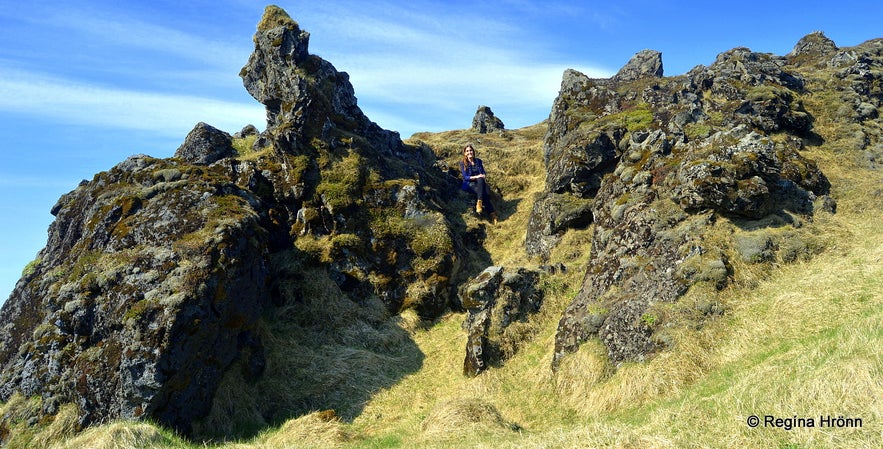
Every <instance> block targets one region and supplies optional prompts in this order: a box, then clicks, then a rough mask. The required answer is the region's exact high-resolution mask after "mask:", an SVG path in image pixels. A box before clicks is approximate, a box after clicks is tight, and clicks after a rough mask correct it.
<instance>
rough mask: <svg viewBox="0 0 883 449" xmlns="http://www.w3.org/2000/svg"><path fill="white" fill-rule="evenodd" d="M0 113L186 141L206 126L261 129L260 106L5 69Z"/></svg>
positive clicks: (0, 87)
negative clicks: (195, 127)
mask: <svg viewBox="0 0 883 449" xmlns="http://www.w3.org/2000/svg"><path fill="white" fill-rule="evenodd" d="M0 110H4V111H9V112H14V113H19V114H29V115H35V116H40V117H43V118H46V117H51V118H53V119H56V120H60V121H64V122H67V123H78V124H85V125H92V126H98V127H111V128H124V129H133V130H144V131H151V132H155V133H157V134H159V135H164V136H181V135H183V134H182V133H186V132H187V131H189V129H190V128H192V127H193V125H195V124H196V123H198V122H200V121H204V122H207V123H211V124H212V125H213V126H216V127H218V128H221V129H226V130H230V131H237V130H239V129H240V128H241V127H242V126H244V125H246V124H249V123H251V124H255V125H256V126H258V127H261V126H262V125H263V124H264V120H265V115H264V109H263V107H262V106H261V105H259V104H257V103H255V104H254V105H247V104H240V103H233V102H229V101H223V100H217V99H212V98H204V97H197V96H187V95H170V94H162V93H153V92H143V91H136V90H127V89H121V88H115V87H105V86H98V85H91V84H85V83H81V82H77V81H71V80H66V79H62V78H57V77H53V76H49V75H44V74H40V73H33V72H26V71H13V70H3V69H0Z"/></svg>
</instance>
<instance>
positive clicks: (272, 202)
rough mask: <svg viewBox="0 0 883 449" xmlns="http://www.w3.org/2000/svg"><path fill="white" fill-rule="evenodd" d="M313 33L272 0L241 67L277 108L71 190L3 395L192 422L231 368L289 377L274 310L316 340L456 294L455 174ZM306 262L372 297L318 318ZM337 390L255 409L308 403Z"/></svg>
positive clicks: (8, 329)
mask: <svg viewBox="0 0 883 449" xmlns="http://www.w3.org/2000/svg"><path fill="white" fill-rule="evenodd" d="M308 41H309V34H308V33H306V32H305V31H302V30H300V28H299V26H298V25H297V23H296V22H295V21H294V20H292V19H291V18H290V17H289V16H288V15H287V14H286V13H285V12H284V11H282V10H281V9H279V8H277V7H274V6H271V7H268V8H267V9H266V11H265V13H264V16H263V18H262V20H261V22H260V24H259V25H258V30H257V32H256V34H255V38H254V42H255V50H254V53H253V54H252V55H251V57H250V58H249V61H248V64H247V65H246V66H245V67H244V68H243V69H242V72H241V75H242V78H243V83H244V85H245V87H246V89H247V90H248V91H249V92H250V93H251V94H252V95H253V96H254V97H255V98H256V99H257V100H258V101H260V102H261V103H263V104H264V105H265V106H266V108H267V118H268V123H267V125H268V126H267V129H266V130H265V131H263V132H261V133H260V134H259V135H255V132H256V131H257V130H256V129H252V128H253V127H251V128H249V127H246V128H244V129H243V130H242V131H240V132H239V133H237V135H236V136H235V137H233V136H230V135H229V134H228V133H226V132H224V131H221V130H218V129H215V128H213V127H211V126H209V125H207V124H204V123H200V124H198V125H197V126H196V128H194V130H193V131H192V132H191V133H190V134H189V135H188V136H187V138H186V139H185V141H184V143H183V144H182V145H181V147H180V148H178V151H177V152H176V153H175V157H174V158H170V159H156V158H151V157H149V156H143V155H141V156H134V157H131V158H129V159H127V160H126V161H124V162H122V163H120V164H119V165H117V166H116V167H114V168H113V169H111V170H109V171H107V172H102V173H99V174H97V175H96V176H95V177H94V178H93V179H92V180H91V181H84V182H83V183H81V185H80V186H79V187H77V188H76V189H75V190H74V191H72V192H70V193H68V194H66V195H64V196H63V197H62V198H61V199H60V200H59V201H58V204H57V205H56V206H55V207H54V208H53V209H52V213H53V214H54V215H55V216H56V220H55V222H54V223H53V224H52V226H51V228H50V231H49V239H48V241H47V245H46V247H45V248H44V249H43V250H42V251H41V252H40V255H39V259H38V263H36V264H35V267H34V269H33V270H29V272H28V274H27V275H26V276H24V277H23V278H22V279H21V280H20V281H19V282H18V284H17V285H16V288H15V290H14V291H13V293H12V295H11V297H10V298H9V300H7V301H6V303H5V304H4V307H3V308H2V310H0V317H2V323H3V324H2V328H0V399H2V400H4V401H5V400H8V399H9V398H10V396H11V395H13V394H15V393H20V394H23V395H25V396H29V397H31V396H38V397H40V398H41V402H42V408H41V411H40V414H41V416H38V417H35V421H38V420H39V418H41V417H45V416H51V415H52V414H53V413H55V412H56V411H57V410H58V407H59V406H60V404H64V403H74V404H76V406H77V409H78V410H79V414H80V424H81V425H89V424H92V423H101V422H106V421H109V420H113V419H150V420H153V421H155V422H158V423H160V424H163V425H166V426H169V427H171V428H174V429H176V430H177V431H179V432H181V433H183V434H185V435H187V434H192V432H194V427H193V425H194V422H196V421H199V420H200V419H202V418H204V417H205V416H206V415H207V414H208V413H209V412H210V410H212V409H213V407H214V405H213V404H214V401H215V398H216V395H217V391H218V389H219V388H222V385H223V379H225V378H230V377H231V376H232V377H234V378H238V377H242V379H243V382H248V383H249V384H252V383H254V382H257V381H258V380H260V379H262V378H263V376H267V375H269V374H273V375H278V376H282V375H283V374H282V373H276V372H275V371H273V370H279V369H282V368H280V364H279V363H276V364H275V365H273V364H269V363H267V360H268V358H269V357H270V356H269V355H268V353H270V354H272V353H274V351H275V353H278V352H279V351H281V350H283V349H284V348H280V347H279V345H278V344H268V340H267V338H268V335H267V332H268V331H267V329H268V328H270V325H269V324H268V323H267V322H266V320H267V319H268V318H267V317H272V319H273V320H274V321H273V322H274V323H275V322H278V321H279V320H282V321H283V322H284V321H285V320H289V322H286V326H288V327H295V328H300V327H302V328H304V329H305V330H303V331H300V332H299V333H295V335H299V336H300V338H302V339H303V341H289V342H287V343H286V344H287V345H293V344H296V345H300V346H301V347H303V348H304V349H303V351H309V350H310V349H309V348H311V347H312V346H317V345H320V346H322V347H323V348H329V347H332V346H329V345H332V344H333V343H334V342H333V338H332V340H321V339H320V338H319V337H310V335H312V334H317V333H318V334H321V335H323V336H324V335H325V334H324V333H322V332H327V333H329V334H330V335H338V334H339V335H345V336H346V335H349V334H350V333H352V331H346V330H340V332H335V329H337V327H341V328H345V329H353V328H357V329H366V330H370V331H371V332H374V333H378V334H379V333H381V332H387V333H389V332H391V331H387V330H384V329H386V324H384V323H385V320H384V318H383V317H384V316H385V315H391V314H396V313H398V312H399V311H401V310H404V309H415V310H416V311H417V313H418V314H419V315H420V316H421V317H423V318H427V319H431V318H434V317H436V316H438V315H439V314H440V313H441V312H442V311H444V310H445V309H446V308H447V307H448V305H449V301H450V300H451V299H452V298H455V292H454V291H453V289H452V288H451V285H453V282H455V281H456V280H457V278H458V276H460V274H459V273H458V268H457V263H456V259H457V256H456V254H457V251H459V243H458V240H457V239H456V238H455V237H454V235H453V232H452V230H451V229H452V226H453V224H452V223H451V222H450V221H449V219H448V218H446V216H445V215H444V214H443V213H442V210H443V206H442V205H443V204H446V201H448V200H449V199H450V198H449V197H447V196H446V195H456V191H455V190H454V189H451V188H450V183H451V182H452V180H451V179H449V178H448V177H446V176H445V175H444V174H443V173H441V172H440V171H439V170H438V169H437V168H435V167H434V166H433V163H434V162H435V158H434V156H433V155H432V154H431V153H429V151H428V150H427V149H426V148H422V147H410V146H406V145H404V144H403V143H402V141H401V140H400V139H399V137H398V134H397V133H395V132H391V131H386V130H383V129H381V128H380V127H378V126H377V125H376V124H374V123H373V122H371V121H370V120H368V118H367V117H365V115H364V114H363V113H362V111H361V110H360V109H359V107H358V105H357V102H356V98H355V96H354V95H353V87H352V85H351V84H350V83H349V79H348V76H347V75H346V74H345V73H342V72H338V71H337V70H335V69H334V67H333V66H332V65H331V64H330V63H328V62H327V61H324V60H322V59H321V58H319V57H317V56H314V55H311V54H309V51H308ZM252 140H253V141H254V145H253V146H251V147H249V146H248V145H245V143H247V142H251V141H252ZM234 146H235V147H236V148H237V149H235V150H234ZM306 277H310V279H312V282H313V283H318V284H320V285H323V286H324V291H323V292H322V294H323V295H332V296H334V301H335V304H336V303H340V304H350V305H348V306H334V307H337V308H338V309H339V310H343V309H345V308H346V307H349V308H352V309H354V310H358V312H357V313H356V312H353V313H350V314H349V315H347V316H346V317H339V316H336V315H335V314H333V313H323V314H321V315H314V316H309V315H306V314H307V313H317V312H316V309H320V310H321V307H312V306H310V307H308V306H307V304H310V303H311V301H316V300H315V299H312V298H310V297H309V296H308V295H310V294H311V293H309V292H311V291H312V292H315V289H311V287H310V288H308V287H309V286H306V285H304V284H305V283H304V279H305V278H306ZM313 294H315V293H313ZM335 295H336V296H335ZM375 303H376V304H378V305H381V307H382V309H383V310H375V309H374V304H375ZM328 306H329V307H332V305H331V304H330V303H329V305H328ZM369 310H370V312H368V311H369ZM280 316H281V317H283V318H280ZM323 317H324V318H323ZM317 321H318V322H320V324H321V326H320V327H322V329H323V330H322V332H320V331H318V330H315V329H314V326H317V325H316V324H315V323H314V322H317ZM283 327H284V326H283ZM311 329H312V330H311ZM311 332H312V334H311ZM366 332H367V331H366ZM295 338H297V337H295ZM334 338H336V337H334ZM346 338H352V337H346ZM274 339H275V337H274V338H270V340H271V341H273V340H274ZM311 345H312V346H311ZM406 346H407V345H406V344H405V343H395V342H392V341H386V342H384V343H383V344H379V343H378V344H372V343H370V342H368V341H364V342H363V344H362V346H360V347H364V348H368V349H367V350H369V351H378V352H382V351H395V352H396V354H402V353H407V352H406V351H405V350H403V349H402V348H403V347H406ZM325 350H327V349H325ZM376 357H380V355H377V356H376ZM396 357H398V356H396ZM396 357H392V356H390V357H387V359H390V360H401V358H400V357H399V358H396ZM277 360H278V356H277ZM401 363H405V364H406V365H408V366H412V365H414V364H415V362H414V361H411V360H403V361H402V362H401ZM416 363H418V364H419V361H418V362H416ZM268 370H269V373H268ZM304 373H311V371H310V370H307V369H302V370H300V371H299V372H298V374H297V375H298V376H307V375H306V374H304ZM288 375H291V374H290V373H289V374H288ZM311 375H314V376H321V375H322V374H320V373H313V374H311ZM307 377H308V376H307ZM378 382H380V381H378ZM303 383H304V384H305V385H307V384H316V385H323V382H322V379H309V378H305V379H303ZM382 386H384V384H383V383H382V382H380V383H377V384H375V388H381V387H382ZM333 388H334V387H333V386H329V387H328V389H326V390H324V391H321V392H319V393H310V392H309V391H310V389H307V388H304V389H303V390H304V391H305V393H304V395H305V397H304V398H303V399H301V400H290V401H288V402H285V405H284V406H280V405H278V404H277V403H275V402H273V401H267V402H266V404H258V407H262V406H263V407H267V409H266V410H256V411H255V412H254V413H253V415H256V416H264V417H268V418H266V419H271V418H269V417H274V418H273V419H281V418H284V417H285V416H293V415H296V414H298V413H306V412H308V411H310V410H312V408H311V407H315V406H316V404H320V403H322V401H323V398H328V397H332V396H334V392H333V391H332V390H333ZM363 393H364V392H363ZM310 395H313V396H310ZM222 396H223V395H222ZM353 400H355V401H358V399H356V398H354V399H353ZM274 404H275V405H274ZM215 408H216V407H215ZM222 408H223V407H222ZM203 436H204V437H205V436H206V435H203ZM211 436H217V435H208V437H211ZM226 436H229V435H220V437H222V438H223V437H226Z"/></svg>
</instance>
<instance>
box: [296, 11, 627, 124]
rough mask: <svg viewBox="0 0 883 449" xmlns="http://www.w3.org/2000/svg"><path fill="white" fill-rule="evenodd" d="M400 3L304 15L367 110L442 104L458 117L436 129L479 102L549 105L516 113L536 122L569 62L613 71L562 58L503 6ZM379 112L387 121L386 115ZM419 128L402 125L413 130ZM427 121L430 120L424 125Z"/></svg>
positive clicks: (318, 46)
mask: <svg viewBox="0 0 883 449" xmlns="http://www.w3.org/2000/svg"><path fill="white" fill-rule="evenodd" d="M419 6H420V7H422V6H424V5H422V4H421V5H419ZM393 8H394V9H395V11H394V12H393V13H389V14H386V13H382V14H372V13H371V12H370V11H368V10H365V9H359V8H354V9H348V10H347V14H346V15H342V14H333V13H332V12H331V11H330V10H329V11H327V12H326V13H325V14H319V15H316V16H314V17H311V19H312V21H313V22H315V24H314V25H315V27H314V28H312V29H311V25H310V23H306V22H304V21H301V26H302V27H303V28H305V29H307V30H308V31H310V32H311V33H312V38H311V42H310V47H311V51H312V52H315V53H318V54H319V55H320V56H322V57H323V58H325V59H327V60H329V61H330V62H331V63H332V64H334V65H335V67H337V68H338V70H343V71H346V72H348V73H349V74H350V79H351V81H352V83H353V86H354V88H355V91H356V95H357V96H358V98H359V103H360V104H361V105H362V106H363V108H364V109H365V110H366V112H370V111H371V110H373V109H375V108H374V107H373V106H372V105H373V104H375V103H383V104H386V105H390V109H397V110H398V114H401V115H405V114H407V113H408V111H409V110H419V109H425V108H435V109H437V110H438V114H437V115H438V116H442V115H447V116H448V117H450V121H448V122H447V123H436V124H433V125H434V126H431V129H446V127H452V126H453V127H456V126H457V125H456V123H462V122H463V121H464V119H463V117H462V116H464V115H468V119H470V120H471V114H472V113H474V108H475V107H477V106H478V105H479V104H484V105H489V106H491V107H492V108H494V110H495V111H497V110H500V111H504V110H507V109H509V110H513V111H520V112H523V111H527V110H535V111H542V110H543V109H545V111H544V112H539V113H537V115H536V116H533V117H514V118H513V121H514V122H521V123H523V124H531V123H536V122H538V121H540V120H542V119H544V118H545V117H546V116H547V114H548V110H549V108H550V107H551V104H552V101H553V100H554V98H555V96H556V95H557V93H558V90H559V88H560V83H561V76H562V74H563V72H564V70H565V69H567V68H574V69H577V70H580V71H582V72H584V73H586V74H587V75H588V76H591V77H607V76H610V75H611V73H609V72H608V71H607V70H605V69H602V68H595V67H590V66H587V65H586V66H582V67H574V66H573V65H572V64H568V63H567V62H565V61H563V60H556V56H555V55H556V53H555V52H553V51H551V50H549V48H548V47H547V44H546V43H545V42H544V40H543V37H542V36H537V35H533V34H532V33H531V32H530V31H529V30H528V29H526V26H527V25H526V24H524V23H519V22H518V21H517V20H507V19H506V14H503V13H501V14H497V15H483V14H475V15H472V14H465V15H464V14H461V11H453V12H452V11H450V10H446V9H430V10H420V11H418V10H417V8H418V6H412V7H407V6H402V5H401V4H399V5H397V6H393ZM436 8H438V5H436ZM498 107H499V108H498ZM374 114H376V113H374ZM394 115H395V113H394V112H391V111H390V112H389V113H388V114H386V116H387V117H390V118H391V119H392V120H391V121H392V122H399V123H403V122H411V123H410V124H413V122H414V120H413V119H411V118H410V117H400V118H399V119H398V120H395V118H394V117H393V116H394ZM369 117H371V115H370V114H369ZM372 118H373V117H372ZM502 118H503V119H504V121H505V120H506V117H502ZM376 120H377V121H378V123H380V124H381V126H385V123H386V121H385V120H381V119H376ZM424 125H426V124H424ZM413 129H414V128H411V129H408V128H405V129H404V130H401V131H403V134H407V133H408V132H409V131H411V130H413ZM423 129H427V127H426V126H423V127H421V128H416V130H423ZM447 129H449V128H447Z"/></svg>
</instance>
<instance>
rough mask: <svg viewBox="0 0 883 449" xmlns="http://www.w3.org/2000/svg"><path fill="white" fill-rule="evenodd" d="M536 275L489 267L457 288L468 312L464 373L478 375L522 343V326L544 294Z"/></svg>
mask: <svg viewBox="0 0 883 449" xmlns="http://www.w3.org/2000/svg"><path fill="white" fill-rule="evenodd" d="M538 281H539V272H538V271H534V270H529V269H526V268H516V269H513V268H504V267H488V268H487V269H485V270H484V271H483V272H481V273H480V274H479V275H478V276H476V277H475V278H473V279H472V280H470V281H469V282H467V283H465V284H463V285H461V286H460V288H459V297H460V302H461V304H462V305H463V307H464V308H465V309H467V310H468V311H469V314H468V316H467V317H466V321H464V322H463V327H464V329H465V330H466V334H467V342H466V360H465V361H464V364H463V373H464V374H465V375H467V376H477V375H478V374H480V373H481V372H482V371H484V370H486V369H487V368H489V367H491V366H494V365H496V364H499V363H501V362H503V361H504V360H506V359H508V358H509V357H511V356H512V355H513V354H514V353H515V352H516V351H517V350H518V347H519V346H520V344H521V343H522V342H523V341H525V340H526V339H527V338H528V337H529V335H525V334H526V333H529V331H528V330H527V329H526V327H525V323H526V322H527V320H528V318H529V317H530V315H531V314H534V313H536V312H537V311H539V310H540V306H541V305H542V300H543V294H542V291H541V290H539V289H538V288H537V282H538Z"/></svg>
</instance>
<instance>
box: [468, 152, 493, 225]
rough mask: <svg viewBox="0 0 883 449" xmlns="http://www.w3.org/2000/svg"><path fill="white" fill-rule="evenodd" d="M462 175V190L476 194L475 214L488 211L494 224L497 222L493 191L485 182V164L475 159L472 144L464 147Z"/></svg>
mask: <svg viewBox="0 0 883 449" xmlns="http://www.w3.org/2000/svg"><path fill="white" fill-rule="evenodd" d="M460 173H462V174H463V183H462V184H461V185H460V188H461V189H463V190H465V191H467V192H472V193H473V194H475V198H476V201H475V212H477V213H478V214H481V213H482V212H483V211H487V212H488V214H489V215H490V217H491V220H493V221H494V223H496V222H497V213H496V212H495V211H494V205H493V204H491V190H490V187H489V186H488V184H487V181H486V180H485V177H486V175H485V172H484V164H482V162H481V159H479V158H477V157H475V148H472V144H468V145H466V146H465V147H463V160H462V161H460Z"/></svg>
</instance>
